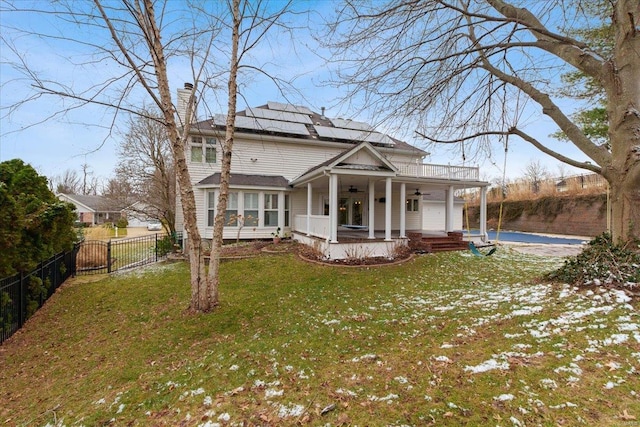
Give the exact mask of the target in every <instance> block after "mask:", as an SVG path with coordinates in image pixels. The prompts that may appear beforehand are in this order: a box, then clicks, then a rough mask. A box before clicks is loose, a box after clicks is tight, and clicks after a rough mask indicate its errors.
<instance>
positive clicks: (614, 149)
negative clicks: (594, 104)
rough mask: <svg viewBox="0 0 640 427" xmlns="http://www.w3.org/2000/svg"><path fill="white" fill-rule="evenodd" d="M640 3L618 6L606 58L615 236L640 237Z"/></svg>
mask: <svg viewBox="0 0 640 427" xmlns="http://www.w3.org/2000/svg"><path fill="white" fill-rule="evenodd" d="M638 22H640V5H639V4H638V2H637V0H619V1H618V3H617V4H616V7H615V8H614V16H613V23H614V27H615V28H616V34H615V49H614V57H613V59H612V60H611V61H609V62H607V63H605V65H604V66H605V67H606V69H605V70H604V71H603V75H604V76H605V81H604V87H605V90H606V92H607V98H608V102H607V113H608V115H609V138H610V142H611V162H610V163H609V164H607V165H602V166H603V168H602V174H603V176H604V177H605V178H606V179H607V181H609V185H610V191H611V216H612V230H611V232H612V236H613V239H614V241H620V240H621V241H628V240H630V239H634V238H635V239H638V240H640V56H639V55H638V52H640V32H638V30H637V28H636V25H637V24H638Z"/></svg>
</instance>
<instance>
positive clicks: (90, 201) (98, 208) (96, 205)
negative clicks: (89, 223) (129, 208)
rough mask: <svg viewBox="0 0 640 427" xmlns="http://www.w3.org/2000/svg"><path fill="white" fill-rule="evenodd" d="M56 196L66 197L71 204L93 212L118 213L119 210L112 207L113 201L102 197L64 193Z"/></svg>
mask: <svg viewBox="0 0 640 427" xmlns="http://www.w3.org/2000/svg"><path fill="white" fill-rule="evenodd" d="M58 196H63V197H66V198H67V199H69V200H70V201H71V202H72V203H73V202H76V203H78V204H81V205H83V206H85V207H87V208H89V209H91V210H93V211H95V212H120V209H119V208H117V207H114V206H113V201H111V200H109V199H107V198H106V197H103V196H94V195H85V194H65V193H60V194H59V195H58Z"/></svg>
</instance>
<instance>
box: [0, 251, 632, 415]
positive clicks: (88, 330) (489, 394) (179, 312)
mask: <svg viewBox="0 0 640 427" xmlns="http://www.w3.org/2000/svg"><path fill="white" fill-rule="evenodd" d="M560 261H561V260H560V259H558V258H548V257H547V258H542V257H535V256H531V255H522V254H518V253H516V252H511V251H509V250H507V249H502V248H501V249H500V251H499V252H498V253H497V254H496V255H494V256H493V257H490V258H477V257H473V256H470V255H469V254H468V253H449V254H438V255H427V256H420V257H418V258H416V259H415V260H413V261H410V262H408V263H406V264H402V265H399V266H391V267H390V266H387V267H382V268H367V269H340V268H335V267H328V266H322V265H315V264H307V263H305V262H303V261H301V260H299V259H298V258H296V257H294V256H293V255H292V254H286V255H262V256H259V257H256V258H251V259H243V260H237V261H228V262H224V263H223V264H222V273H221V274H222V282H223V285H222V287H221V295H222V303H221V306H220V307H219V309H218V310H217V311H215V312H214V313H211V314H207V315H191V314H187V311H186V308H187V305H188V301H189V292H190V290H189V284H188V270H187V266H186V265H185V264H184V263H173V264H160V265H156V266H153V267H152V268H145V269H140V270H137V271H132V272H128V273H125V274H116V275H112V276H110V277H99V278H96V277H91V278H78V279H76V280H75V281H74V282H72V283H69V284H68V285H65V286H63V287H62V288H61V290H60V291H59V292H58V293H57V294H56V295H54V297H53V298H52V300H50V301H49V302H47V304H46V305H45V307H44V308H43V309H42V310H41V311H40V312H38V313H37V314H36V315H35V316H34V318H32V319H31V320H30V321H29V322H28V324H27V326H26V327H25V328H24V329H23V330H22V331H21V332H19V333H18V334H16V335H15V336H14V337H13V338H12V339H10V340H9V341H7V342H6V343H5V344H4V345H3V346H2V347H0V366H1V367H2V368H1V369H0V384H2V387H1V388H0V402H2V404H0V423H3V422H4V423H5V424H6V425H16V426H22V425H24V426H27V425H29V426H31V425H36V426H38V425H41V426H44V425H47V424H49V425H67V426H71V425H87V426H89V425H107V424H109V425H141V426H144V425H154V426H156V425H157V426H163V425H166V426H173V425H185V426H200V425H202V426H214V425H243V423H245V424H244V425H262V426H267V425H331V426H338V425H389V426H399V425H420V426H422V425H438V426H459V425H474V426H483V425H491V426H495V425H509V426H512V425H515V426H518V425H521V426H524V425H527V426H529V425H542V426H556V425H601V426H620V425H623V426H624V425H634V424H633V423H637V420H638V419H640V409H639V408H640V404H639V399H640V397H639V394H638V393H640V387H639V384H640V381H639V380H638V375H639V374H638V372H639V371H640V330H639V329H638V324H639V323H640V322H639V317H638V312H637V304H636V308H634V307H633V306H632V305H630V304H629V303H628V302H624V301H622V299H623V298H622V295H621V294H619V293H616V292H612V291H606V290H595V291H594V292H585V291H577V290H575V289H572V288H569V287H567V286H560V285H559V286H554V285H550V284H547V283H540V282H532V280H533V279H534V278H535V277H538V276H540V275H542V274H543V273H545V272H547V271H549V270H551V269H553V268H555V267H558V266H559V265H560V263H561V262H560ZM487 368H494V369H488V370H485V369H487Z"/></svg>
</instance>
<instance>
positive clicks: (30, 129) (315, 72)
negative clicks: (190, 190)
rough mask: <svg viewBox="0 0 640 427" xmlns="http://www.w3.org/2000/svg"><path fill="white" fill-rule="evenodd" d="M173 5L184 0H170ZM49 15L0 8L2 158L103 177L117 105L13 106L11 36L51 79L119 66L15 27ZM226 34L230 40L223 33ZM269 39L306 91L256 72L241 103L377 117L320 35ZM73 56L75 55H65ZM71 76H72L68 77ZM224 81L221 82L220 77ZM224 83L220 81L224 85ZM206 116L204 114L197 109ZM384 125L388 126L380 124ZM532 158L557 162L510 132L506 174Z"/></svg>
mask: <svg viewBox="0 0 640 427" xmlns="http://www.w3.org/2000/svg"><path fill="white" fill-rule="evenodd" d="M173 4H174V5H176V4H178V5H179V3H177V2H176V3H173ZM305 4H307V5H311V6H312V7H313V8H314V11H313V12H314V13H311V14H308V15H304V16H301V17H298V18H296V19H300V20H302V21H300V22H301V24H302V25H301V27H307V26H311V32H317V30H318V29H319V28H320V26H321V20H322V18H323V17H324V18H326V17H327V16H329V15H330V14H331V13H332V11H333V9H334V3H333V2H331V1H317V2H309V3H305ZM51 19H52V18H51V17H38V16H34V14H29V13H15V12H6V11H4V12H1V13H0V25H1V26H2V35H3V40H2V42H1V44H0V56H1V58H2V63H1V64H0V103H1V106H2V115H1V122H0V161H5V160H9V159H13V158H20V159H22V160H24V161H25V162H27V163H29V164H31V165H32V166H34V167H35V168H36V169H37V170H38V171H39V172H40V173H41V174H43V175H46V176H48V177H50V178H51V177H53V176H55V175H59V174H61V173H62V172H64V171H65V170H66V169H74V170H77V171H78V172H79V173H80V171H81V165H82V164H84V163H86V164H88V165H89V166H90V170H91V171H92V173H93V174H94V175H95V176H97V177H99V178H101V179H106V178H108V177H110V176H112V175H113V170H114V168H115V166H116V164H117V156H116V148H117V147H118V145H119V143H120V141H121V131H122V130H124V129H123V128H122V123H123V122H124V119H126V116H124V115H120V116H117V117H115V118H114V114H113V111H111V110H107V109H104V108H102V107H97V106H91V105H85V106H83V107H81V108H78V109H74V110H72V111H70V112H68V113H67V114H65V115H56V113H57V112H59V111H62V110H64V109H65V108H66V107H67V106H69V105H70V103H69V101H65V100H61V99H59V98H56V97H54V96H50V95H49V96H41V97H39V98H37V99H34V100H31V101H30V102H27V103H25V104H23V105H20V106H19V107H18V108H15V109H11V107H12V106H16V105H18V104H19V103H20V101H22V100H25V99H28V98H30V97H32V96H33V95H34V93H35V92H34V90H33V88H32V87H31V83H30V82H29V81H28V80H27V79H25V78H23V77H24V76H23V75H22V74H20V73H18V72H16V70H15V68H13V67H11V66H10V64H11V63H16V62H17V61H18V60H19V56H18V54H17V53H16V51H13V50H12V49H11V48H10V46H9V45H7V43H6V41H10V43H11V44H12V45H13V46H15V47H16V48H17V49H16V50H17V52H19V55H20V57H22V58H24V60H25V61H27V62H28V63H29V64H30V66H31V67H33V69H35V70H37V71H38V72H44V75H46V76H47V78H49V79H51V80H52V81H60V82H64V83H66V84H69V85H78V86H83V85H87V84H90V83H91V80H92V79H100V80H104V78H105V77H106V76H109V75H110V73H112V72H116V70H112V69H110V68H109V65H108V64H104V63H98V64H94V65H92V66H91V67H89V69H88V70H87V68H86V67H84V68H83V67H78V66H74V65H73V63H74V62H78V61H79V60H78V61H76V60H75V58H76V57H78V58H80V57H83V54H84V52H82V51H81V49H78V47H77V46H73V45H71V44H69V43H63V42H61V41H52V40H45V39H42V38H38V37H26V36H25V35H24V34H20V33H19V32H17V31H15V28H20V29H24V30H29V29H38V28H43V27H47V26H51V25H52V23H51V22H49V20H51ZM62 31H65V36H67V37H71V38H78V37H79V38H83V37H90V38H93V37H96V38H98V40H99V37H100V36H99V35H88V34H79V33H78V32H77V30H76V29H74V28H72V27H70V26H67V27H63V28H62ZM223 40H227V39H226V38H223ZM275 40H277V41H274V39H271V40H270V41H269V42H268V43H266V44H265V46H264V47H261V49H259V50H257V51H254V52H253V56H252V57H251V58H250V59H251V60H252V61H256V63H260V64H263V66H268V67H270V69H271V71H272V72H274V73H276V74H277V75H279V76H281V77H283V78H285V79H292V80H294V82H295V83H294V86H295V88H296V89H297V90H298V91H299V92H300V94H302V96H301V95H296V94H292V93H288V94H287V97H286V99H285V97H284V96H283V95H282V94H281V93H280V92H279V91H278V89H277V88H276V87H275V86H274V85H273V84H271V83H270V82H269V81H268V80H267V79H265V78H264V77H261V76H259V75H255V74H253V75H251V76H250V78H249V79H246V80H243V81H241V82H240V83H241V86H240V90H241V96H240V97H239V98H238V109H239V110H242V109H244V108H245V107H246V106H247V105H248V106H258V105H263V104H265V103H266V102H267V101H278V102H293V103H297V104H301V105H306V106H308V107H310V108H311V109H312V110H314V111H320V108H321V107H326V108H327V110H326V115H327V116H329V117H342V118H353V119H357V120H364V121H369V122H371V120H374V119H372V118H370V117H365V116H364V115H366V112H364V113H361V114H359V115H357V112H356V111H354V110H353V109H350V103H348V102H340V101H341V96H342V95H343V93H341V91H340V89H339V88H335V87H330V86H327V85H326V84H325V83H326V81H327V80H328V78H329V71H330V66H329V65H327V64H326V63H325V61H324V59H323V58H322V56H323V55H324V52H323V51H322V50H320V49H319V48H318V47H317V44H316V41H315V40H314V39H313V37H312V36H311V35H310V33H309V31H308V30H304V31H303V30H299V31H296V32H295V34H294V38H293V39H292V38H291V37H288V36H282V37H276V38H275ZM68 59H70V60H71V63H70V62H69V61H68ZM188 71H189V70H188V69H186V68H185V67H184V65H183V64H171V63H170V67H169V74H170V84H171V86H172V91H173V96H174V97H175V92H176V90H177V89H178V88H180V87H182V86H183V84H184V83H185V82H187V81H189V80H190V78H189V73H188ZM70 76H71V78H70ZM223 83H224V82H223ZM224 85H225V84H223V85H222V86H224ZM208 104H209V108H211V109H212V110H215V109H217V111H212V113H225V112H226V111H225V108H226V101H225V100H222V99H221V100H220V101H218V100H208ZM200 114H201V116H203V115H204V113H203V112H202V111H200ZM523 117H524V120H526V121H527V123H528V130H529V131H530V132H531V133H532V134H534V135H535V136H537V137H538V138H540V139H541V140H543V141H545V140H548V139H549V137H548V135H549V134H550V133H552V132H554V131H555V128H554V127H553V125H552V124H550V122H549V121H548V120H544V118H541V117H540V114H539V112H538V111H537V110H536V109H531V110H527V111H526V112H525V114H523ZM380 130H384V129H380ZM392 136H396V137H400V138H401V139H404V140H405V141H406V142H408V143H410V144H414V145H418V146H420V145H421V144H424V141H423V140H422V139H421V138H419V137H417V135H415V134H413V133H412V132H406V133H405V134H403V135H397V134H392ZM502 143H503V141H499V140H497V139H496V146H495V150H494V157H493V158H492V159H486V160H484V161H482V162H481V163H480V164H479V166H481V178H482V179H485V180H494V179H498V178H499V177H501V176H502V166H503V162H504V150H503V148H502V146H501V144H502ZM562 147H563V148H562V149H561V150H559V151H562V152H563V153H565V154H567V155H569V156H570V157H574V158H577V159H578V160H584V159H585V156H584V155H582V154H581V153H579V152H578V151H577V149H575V148H574V147H573V146H572V145H571V144H569V143H563V144H562ZM429 151H430V152H431V155H430V156H428V157H427V158H426V159H425V161H426V162H427V163H441V164H462V158H461V157H460V155H459V154H455V155H454V154H451V153H449V152H448V151H446V150H445V148H444V147H443V148H442V149H438V148H435V149H433V148H430V149H429ZM532 160H539V161H540V162H541V163H542V164H543V165H544V166H545V167H546V168H547V169H548V170H549V172H551V173H552V174H554V175H557V174H558V165H559V162H557V161H556V160H554V159H552V158H551V157H548V156H546V155H543V154H542V153H540V152H538V151H537V150H535V149H534V148H533V147H531V146H530V145H529V144H527V143H525V142H523V141H518V140H517V139H516V138H511V140H510V149H509V153H508V158H507V169H506V171H507V176H508V177H509V178H517V177H519V176H522V175H523V171H524V169H525V167H526V165H527V164H528V163H529V162H531V161H532ZM566 171H567V172H569V173H586V172H584V171H581V170H578V169H573V168H570V167H568V166H567V167H566Z"/></svg>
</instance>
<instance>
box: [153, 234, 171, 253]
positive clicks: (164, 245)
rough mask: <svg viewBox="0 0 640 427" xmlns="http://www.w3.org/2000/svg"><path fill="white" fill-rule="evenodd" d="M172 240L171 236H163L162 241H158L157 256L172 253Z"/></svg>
mask: <svg viewBox="0 0 640 427" xmlns="http://www.w3.org/2000/svg"><path fill="white" fill-rule="evenodd" d="M173 243H174V241H173V239H172V238H171V236H164V237H163V238H162V239H159V240H158V247H157V251H158V256H165V255H166V254H168V253H171V252H173Z"/></svg>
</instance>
